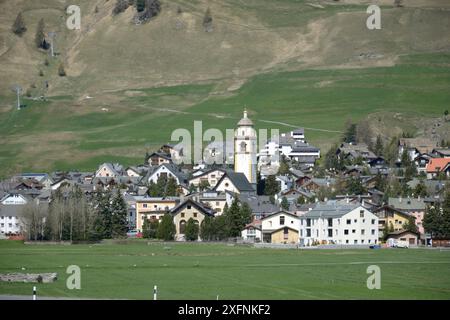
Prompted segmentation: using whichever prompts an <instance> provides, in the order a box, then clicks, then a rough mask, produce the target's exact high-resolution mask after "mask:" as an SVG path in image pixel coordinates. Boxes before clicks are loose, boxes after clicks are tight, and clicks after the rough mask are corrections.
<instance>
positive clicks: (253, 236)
mask: <svg viewBox="0 0 450 320" xmlns="http://www.w3.org/2000/svg"><path fill="white" fill-rule="evenodd" d="M241 237H242V239H243V240H244V241H249V242H260V241H261V240H262V232H261V221H258V220H256V221H253V222H252V223H250V224H248V225H246V226H245V228H244V230H242V232H241Z"/></svg>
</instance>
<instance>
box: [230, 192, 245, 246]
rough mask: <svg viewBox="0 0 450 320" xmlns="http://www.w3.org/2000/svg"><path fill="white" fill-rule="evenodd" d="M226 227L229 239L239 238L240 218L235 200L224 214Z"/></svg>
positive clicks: (240, 229)
mask: <svg viewBox="0 0 450 320" xmlns="http://www.w3.org/2000/svg"><path fill="white" fill-rule="evenodd" d="M226 218H227V225H228V231H229V234H228V235H229V236H230V237H239V236H240V234H241V231H242V228H243V226H242V216H241V210H240V208H239V201H238V199H237V198H235V199H234V200H233V202H232V203H231V206H230V208H229V209H228V212H227V214H226Z"/></svg>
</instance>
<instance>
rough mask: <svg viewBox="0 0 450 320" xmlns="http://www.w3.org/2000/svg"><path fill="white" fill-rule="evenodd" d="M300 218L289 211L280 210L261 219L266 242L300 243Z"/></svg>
mask: <svg viewBox="0 0 450 320" xmlns="http://www.w3.org/2000/svg"><path fill="white" fill-rule="evenodd" d="M299 226H300V218H299V217H298V216H296V215H295V214H292V213H290V212H287V211H278V212H275V213H272V214H271V215H268V216H267V217H264V218H263V219H262V220H261V232H262V237H263V241H264V242H269V243H295V244H297V243H298V240H299Z"/></svg>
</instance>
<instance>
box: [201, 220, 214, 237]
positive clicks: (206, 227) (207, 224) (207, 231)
mask: <svg viewBox="0 0 450 320" xmlns="http://www.w3.org/2000/svg"><path fill="white" fill-rule="evenodd" d="M200 238H202V240H203V241H211V240H216V230H215V218H214V217H210V216H205V218H204V219H203V221H202V224H201V225H200Z"/></svg>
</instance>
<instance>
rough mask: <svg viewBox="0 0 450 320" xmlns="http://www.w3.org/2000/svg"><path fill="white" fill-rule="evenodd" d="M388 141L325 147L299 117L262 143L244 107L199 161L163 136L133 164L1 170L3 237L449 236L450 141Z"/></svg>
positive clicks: (265, 240) (417, 240) (366, 243)
mask: <svg viewBox="0 0 450 320" xmlns="http://www.w3.org/2000/svg"><path fill="white" fill-rule="evenodd" d="M385 148H387V147H385V146H383V143H382V142H381V141H379V139H377V140H376V142H374V143H373V145H372V146H368V145H367V144H366V143H363V142H360V141H355V139H353V138H352V135H351V134H350V135H348V136H346V137H344V138H343V139H342V141H341V142H340V143H339V144H337V145H336V146H335V147H332V148H331V149H330V151H328V152H327V153H326V154H325V155H322V154H321V151H320V149H319V148H317V147H314V146H312V145H310V144H309V143H308V140H307V137H306V135H305V130H304V129H303V128H298V129H295V130H292V131H290V132H286V133H282V134H281V135H280V136H279V137H276V139H275V138H270V139H269V140H268V141H267V143H266V144H265V146H264V147H263V148H260V149H259V150H258V147H257V134H256V130H255V129H254V123H253V121H252V120H251V119H250V117H249V115H248V113H247V111H244V115H243V117H242V119H241V120H240V121H239V122H238V123H237V126H236V128H235V136H234V141H233V142H226V143H221V142H214V143H211V144H210V145H208V146H206V148H205V151H204V153H203V154H204V157H211V158H210V159H206V158H205V159H202V161H199V162H198V163H195V164H181V165H177V164H176V163H179V161H177V159H178V158H179V157H180V156H182V154H183V150H182V149H181V150H180V148H179V147H177V146H176V145H173V144H165V145H163V146H161V148H160V149H159V150H158V151H157V152H153V153H147V155H146V156H145V163H143V164H137V165H136V166H129V167H124V166H122V165H121V164H118V163H103V164H100V165H99V167H98V169H97V170H96V171H95V172H76V171H74V172H53V173H22V174H18V175H15V176H13V177H10V178H8V179H5V180H3V181H1V183H0V238H3V239H13V240H17V239H21V240H32V241H58V242H59V241H72V242H74V243H76V242H77V241H98V240H101V239H105V238H106V239H107V238H126V237H128V238H130V237H131V238H142V237H143V238H147V239H160V240H165V241H170V240H174V241H238V242H245V243H255V244H273V245H280V246H282V245H286V246H289V245H291V246H292V245H293V246H295V247H320V246H325V247H326V246H351V247H372V248H373V247H379V246H381V245H384V246H398V247H400V246H405V247H418V246H448V245H450V239H449V238H448V237H447V235H448V230H447V231H446V230H445V229H443V228H445V227H443V226H442V223H440V222H439V221H441V222H442V221H443V220H442V214H443V212H445V214H448V212H447V211H448V203H449V188H448V179H449V177H450V149H449V148H448V146H441V145H440V143H438V142H434V141H433V140H431V139H427V138H411V137H405V138H399V139H398V140H397V141H396V143H395V156H394V157H393V158H392V156H391V157H390V158H392V159H388V156H385V152H383V149H385ZM143 158H144V157H143ZM216 160H217V161H216ZM219 160H220V161H219ZM207 163H208V164H207ZM211 163H212V164H211ZM223 163H232V164H231V165H228V164H223ZM440 219H441V220H440Z"/></svg>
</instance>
